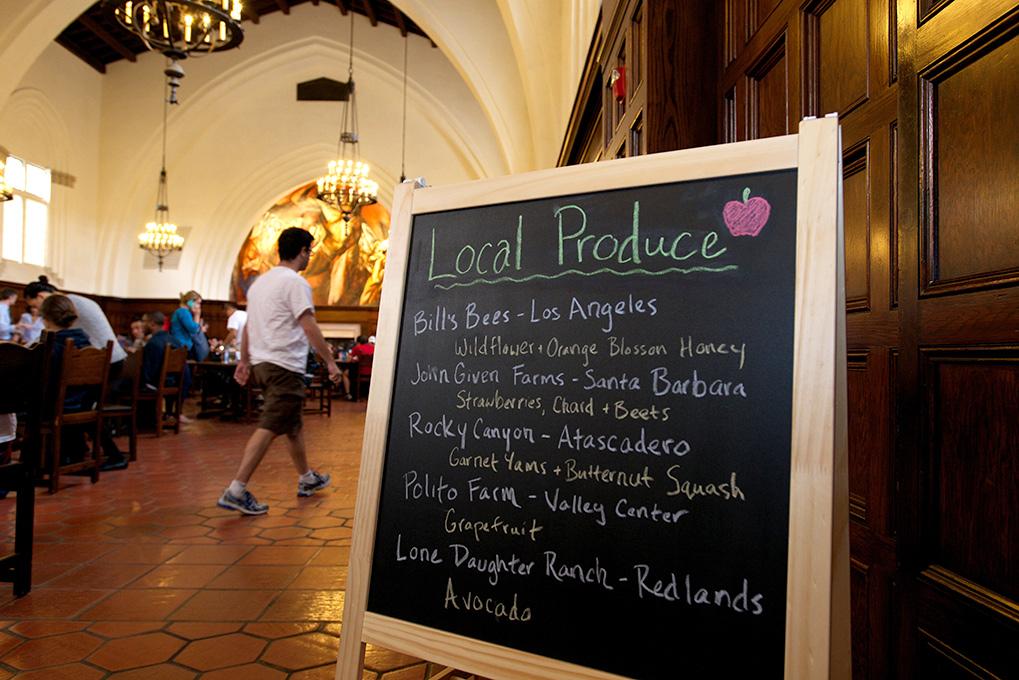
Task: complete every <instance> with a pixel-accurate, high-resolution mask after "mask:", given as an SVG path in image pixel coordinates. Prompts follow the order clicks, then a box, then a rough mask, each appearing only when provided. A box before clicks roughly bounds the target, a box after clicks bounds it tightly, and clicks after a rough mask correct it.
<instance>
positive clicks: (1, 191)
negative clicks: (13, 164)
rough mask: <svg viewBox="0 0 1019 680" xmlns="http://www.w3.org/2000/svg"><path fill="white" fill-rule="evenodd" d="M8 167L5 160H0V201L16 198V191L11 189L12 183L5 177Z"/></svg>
mask: <svg viewBox="0 0 1019 680" xmlns="http://www.w3.org/2000/svg"><path fill="white" fill-rule="evenodd" d="M6 167H7V166H6V165H5V164H4V162H3V161H0V203H2V202H3V201H9V200H11V199H12V198H14V192H12V191H11V187H10V185H9V184H7V182H6V180H5V179H4V169H5V168H6Z"/></svg>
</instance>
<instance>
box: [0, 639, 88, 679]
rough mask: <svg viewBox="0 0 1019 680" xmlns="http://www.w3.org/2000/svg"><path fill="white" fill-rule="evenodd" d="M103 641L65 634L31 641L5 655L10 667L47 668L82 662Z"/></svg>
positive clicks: (5, 660)
mask: <svg viewBox="0 0 1019 680" xmlns="http://www.w3.org/2000/svg"><path fill="white" fill-rule="evenodd" d="M102 642H103V641H102V640H100V639H99V638H97V637H95V636H94V635H89V634H88V633H65V634H63V635H51V636H49V637H44V638H39V639H37V640H29V641H28V642H26V643H25V644H23V645H20V646H18V647H16V648H15V649H14V650H12V651H10V652H8V653H7V654H5V655H4V657H3V659H0V661H3V662H4V663H5V664H7V665H8V666H13V667H15V668H18V669H20V670H23V671H24V670H31V669H35V668H46V667H47V666H59V665H62V664H67V663H71V662H73V661H81V660H83V659H84V658H85V657H87V656H88V655H89V654H91V653H92V652H94V651H95V650H96V648H97V647H99V645H101V644H102Z"/></svg>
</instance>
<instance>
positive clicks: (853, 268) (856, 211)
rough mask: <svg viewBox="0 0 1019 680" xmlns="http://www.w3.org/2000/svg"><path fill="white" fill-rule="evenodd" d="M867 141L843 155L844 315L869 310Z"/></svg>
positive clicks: (869, 208)
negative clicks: (845, 312)
mask: <svg viewBox="0 0 1019 680" xmlns="http://www.w3.org/2000/svg"><path fill="white" fill-rule="evenodd" d="M870 169H871V163H870V140H869V139H864V140H862V141H860V142H859V143H857V144H855V145H853V146H852V147H851V148H849V149H847V150H846V151H844V152H843V156H842V194H843V201H842V204H843V215H844V217H843V220H844V224H845V226H844V230H845V243H846V311H849V312H861V311H862V312H865V311H869V310H870V293H871V291H870V259H871V253H870V241H871V177H870Z"/></svg>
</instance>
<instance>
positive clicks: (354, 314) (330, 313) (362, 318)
mask: <svg viewBox="0 0 1019 680" xmlns="http://www.w3.org/2000/svg"><path fill="white" fill-rule="evenodd" d="M0 288H13V289H14V290H16V291H17V292H18V302H17V303H16V304H15V305H14V307H12V316H13V314H15V313H16V314H17V315H18V316H20V315H21V313H22V312H24V307H25V303H24V291H25V284H23V283H9V282H5V281H0ZM66 292H70V293H78V294H79V295H83V296H85V297H88V298H91V299H93V300H95V301H96V303H98V304H99V306H100V307H101V308H102V310H103V312H104V313H105V314H106V318H107V319H109V321H110V325H111V326H112V327H113V332H114V333H116V334H118V335H129V334H130V331H131V322H132V321H134V320H135V319H138V318H141V317H142V315H144V314H146V313H148V312H163V313H164V314H166V315H167V316H169V315H171V314H173V312H174V311H175V310H176V309H177V308H178V307H179V306H180V303H179V301H178V300H177V298H118V297H112V296H109V295H93V294H91V293H79V292H78V291H66ZM315 315H316V317H317V318H318V320H319V321H324V322H332V323H359V324H361V328H362V331H363V332H364V333H365V334H367V335H373V334H374V333H375V329H376V328H377V327H378V318H379V310H378V307H337V306H334V307H319V308H318V309H316V310H315ZM202 317H203V318H204V319H205V321H206V322H208V324H209V337H210V338H223V337H225V336H226V319H227V313H226V302H225V301H222V300H203V301H202Z"/></svg>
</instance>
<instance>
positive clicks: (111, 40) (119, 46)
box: [78, 14, 138, 61]
mask: <svg viewBox="0 0 1019 680" xmlns="http://www.w3.org/2000/svg"><path fill="white" fill-rule="evenodd" d="M78 21H79V22H81V25H82V26H84V27H85V28H87V29H88V30H90V31H92V32H93V33H95V34H96V35H97V36H99V39H100V40H102V41H103V42H104V43H106V44H107V45H109V46H110V47H112V48H113V49H114V50H116V52H117V54H119V55H120V56H122V57H124V58H125V59H127V60H128V61H138V56H137V55H136V54H135V53H134V52H132V51H131V50H129V49H128V48H127V46H126V45H124V43H122V42H120V41H119V40H117V39H116V38H115V37H113V36H112V35H110V34H109V33H108V32H107V30H106V29H105V28H103V27H102V26H100V25H99V24H97V23H96V22H95V21H93V20H92V19H90V18H89V16H88V15H87V14H82V15H81V16H80V17H78Z"/></svg>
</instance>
